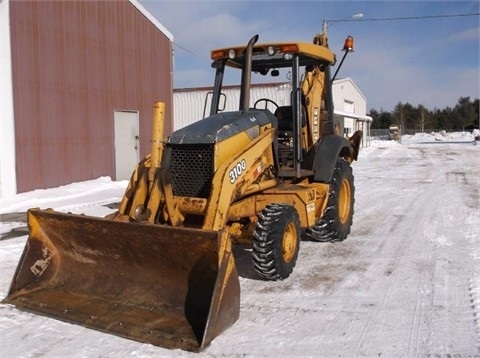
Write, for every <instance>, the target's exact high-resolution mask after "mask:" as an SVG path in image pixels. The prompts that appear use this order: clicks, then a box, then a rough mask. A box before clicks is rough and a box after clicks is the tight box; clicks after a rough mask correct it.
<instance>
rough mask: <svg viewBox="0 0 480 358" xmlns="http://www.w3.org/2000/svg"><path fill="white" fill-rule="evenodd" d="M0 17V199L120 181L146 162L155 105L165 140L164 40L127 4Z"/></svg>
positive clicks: (43, 6) (168, 50) (41, 5)
mask: <svg viewBox="0 0 480 358" xmlns="http://www.w3.org/2000/svg"><path fill="white" fill-rule="evenodd" d="M5 8H6V9H5ZM5 11H8V14H5ZM0 12H2V14H1V15H0V19H1V21H2V22H3V21H4V18H5V17H7V18H8V21H9V26H8V28H9V34H10V36H9V37H10V38H9V42H10V68H11V79H10V83H11V89H9V90H10V93H11V100H10V101H9V100H8V98H7V99H6V100H5V99H4V100H3V101H2V102H5V103H6V104H7V105H8V103H11V106H12V110H11V111H10V112H11V114H9V113H7V117H8V116H12V117H13V118H6V120H7V121H8V120H11V121H13V126H8V123H7V124H6V125H2V128H1V129H2V130H3V134H2V154H1V156H0V161H1V162H2V163H1V164H2V166H1V167H0V168H1V169H0V196H2V195H8V194H12V192H13V193H14V192H18V193H19V192H25V191H30V190H32V189H38V188H47V187H55V186H59V185H63V184H67V183H71V182H75V181H83V180H88V179H94V178H98V177H100V176H110V177H112V178H113V179H117V180H119V179H127V178H128V177H129V175H130V174H129V173H130V172H131V171H132V170H133V169H134V166H135V164H136V162H137V161H138V160H139V159H140V158H143V157H144V156H145V155H146V154H147V153H148V152H149V149H150V132H151V125H152V124H151V122H152V113H153V103H154V102H155V101H159V100H160V101H163V102H165V103H166V118H165V120H166V127H165V135H167V134H169V133H170V132H171V131H172V128H173V119H172V117H173V107H172V106H173V95H172V93H173V78H172V71H173V70H172V43H173V36H172V35H171V34H170V33H169V32H168V31H167V30H166V29H165V28H164V27H163V26H162V25H161V24H159V23H158V21H157V20H155V19H154V18H153V17H152V15H151V14H150V13H148V12H147V11H146V10H145V9H144V8H143V7H142V6H141V5H140V4H139V3H138V2H137V1H136V0H119V1H83V0H77V1H6V0H3V1H1V3H0ZM4 26H5V24H3V23H2V29H3V28H4ZM2 29H0V30H2ZM7 65H8V64H7ZM7 65H6V64H5V61H3V62H2V63H0V67H2V68H4V69H5V68H7V67H8V66H7ZM2 73H4V71H3V70H2ZM2 81H3V83H2V86H1V89H3V88H5V80H2ZM7 86H8V83H7ZM5 92H6V93H7V92H8V91H5ZM0 96H5V94H0ZM6 96H7V97H8V93H7V94H6ZM7 112H8V111H7ZM3 115H5V113H2V116H3ZM3 120H4V118H2V121H3ZM5 130H6V131H11V130H13V133H11V135H13V136H14V140H13V143H12V144H11V145H10V147H13V148H9V143H8V142H9V137H7V136H8V133H5ZM12 151H13V152H14V153H10V155H13V156H14V160H13V162H14V168H12V164H11V162H12V160H11V158H10V157H9V156H8V155H9V152H12ZM9 163H10V164H9ZM9 167H10V169H9ZM11 175H14V176H15V182H14V186H15V188H12V186H13V184H12V179H11V177H10V176H11ZM8 182H10V184H8ZM12 189H14V190H12Z"/></svg>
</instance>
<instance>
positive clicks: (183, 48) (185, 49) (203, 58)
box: [173, 42, 209, 62]
mask: <svg viewBox="0 0 480 358" xmlns="http://www.w3.org/2000/svg"><path fill="white" fill-rule="evenodd" d="M173 44H174V45H175V46H177V47H179V48H181V49H182V50H183V51H185V52H188V53H189V54H190V55H193V56H195V57H197V58H199V59H201V60H202V61H207V62H209V61H208V60H207V59H206V58H205V57H202V56H200V55H197V54H196V53H194V52H192V51H190V50H188V49H187V48H185V47H183V46H181V45H179V44H178V43H176V42H174V43H173Z"/></svg>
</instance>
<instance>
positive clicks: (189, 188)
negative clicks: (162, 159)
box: [169, 144, 214, 199]
mask: <svg viewBox="0 0 480 358" xmlns="http://www.w3.org/2000/svg"><path fill="white" fill-rule="evenodd" d="M169 147H170V148H171V152H170V165H169V167H170V170H171V171H172V176H173V177H172V181H173V182H172V186H173V195H177V196H187V197H195V198H204V199H208V197H209V196H210V188H211V185H212V179H213V150H214V145H213V144H169Z"/></svg>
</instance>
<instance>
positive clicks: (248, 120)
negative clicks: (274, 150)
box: [167, 109, 277, 144]
mask: <svg viewBox="0 0 480 358" xmlns="http://www.w3.org/2000/svg"><path fill="white" fill-rule="evenodd" d="M269 123H272V124H273V126H274V127H275V128H276V127H277V118H276V117H275V116H274V115H273V114H272V112H270V111H269V110H261V109H251V110H249V111H246V112H245V111H235V112H223V113H218V114H215V115H213V116H210V117H206V118H204V119H202V120H200V121H198V122H195V123H193V124H190V125H188V126H186V127H184V128H182V129H179V130H177V131H175V132H173V133H172V134H171V135H170V136H169V137H168V139H167V143H171V144H197V143H199V144H200V143H201V144H208V143H217V142H220V141H222V140H224V139H226V138H230V137H232V136H234V135H235V134H238V133H241V132H244V131H249V130H250V129H252V128H255V127H257V126H258V127H262V126H264V125H266V124H269Z"/></svg>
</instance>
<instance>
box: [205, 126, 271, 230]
mask: <svg viewBox="0 0 480 358" xmlns="http://www.w3.org/2000/svg"><path fill="white" fill-rule="evenodd" d="M274 138H275V129H274V128H269V129H266V130H265V131H264V132H263V133H262V134H260V135H259V136H258V137H257V138H255V140H253V141H252V142H251V143H250V144H249V145H247V146H246V147H245V148H243V149H242V150H241V151H240V152H239V153H238V154H237V155H235V156H233V157H232V158H231V159H230V160H228V161H226V162H225V163H223V165H222V166H221V167H220V168H219V169H218V170H217V172H216V174H215V176H214V179H213V184H212V193H211V195H210V199H209V201H208V205H207V208H206V214H205V219H204V224H203V229H204V230H220V229H221V228H224V227H225V224H226V221H227V218H228V215H227V213H228V209H229V206H230V204H231V203H232V202H233V201H234V200H235V199H239V198H242V197H243V196H244V195H245V193H247V192H248V193H249V194H252V193H253V192H254V191H255V189H254V188H253V187H252V184H253V182H254V181H255V180H256V179H257V178H258V177H259V176H260V174H261V172H262V170H258V168H263V169H264V170H266V169H267V168H268V167H270V166H271V165H272V163H273V151H272V143H273V140H274ZM276 184H277V182H276V181H271V182H270V185H271V186H275V185H276ZM267 188H268V187H267ZM262 189H264V188H262ZM259 190H260V189H259Z"/></svg>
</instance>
